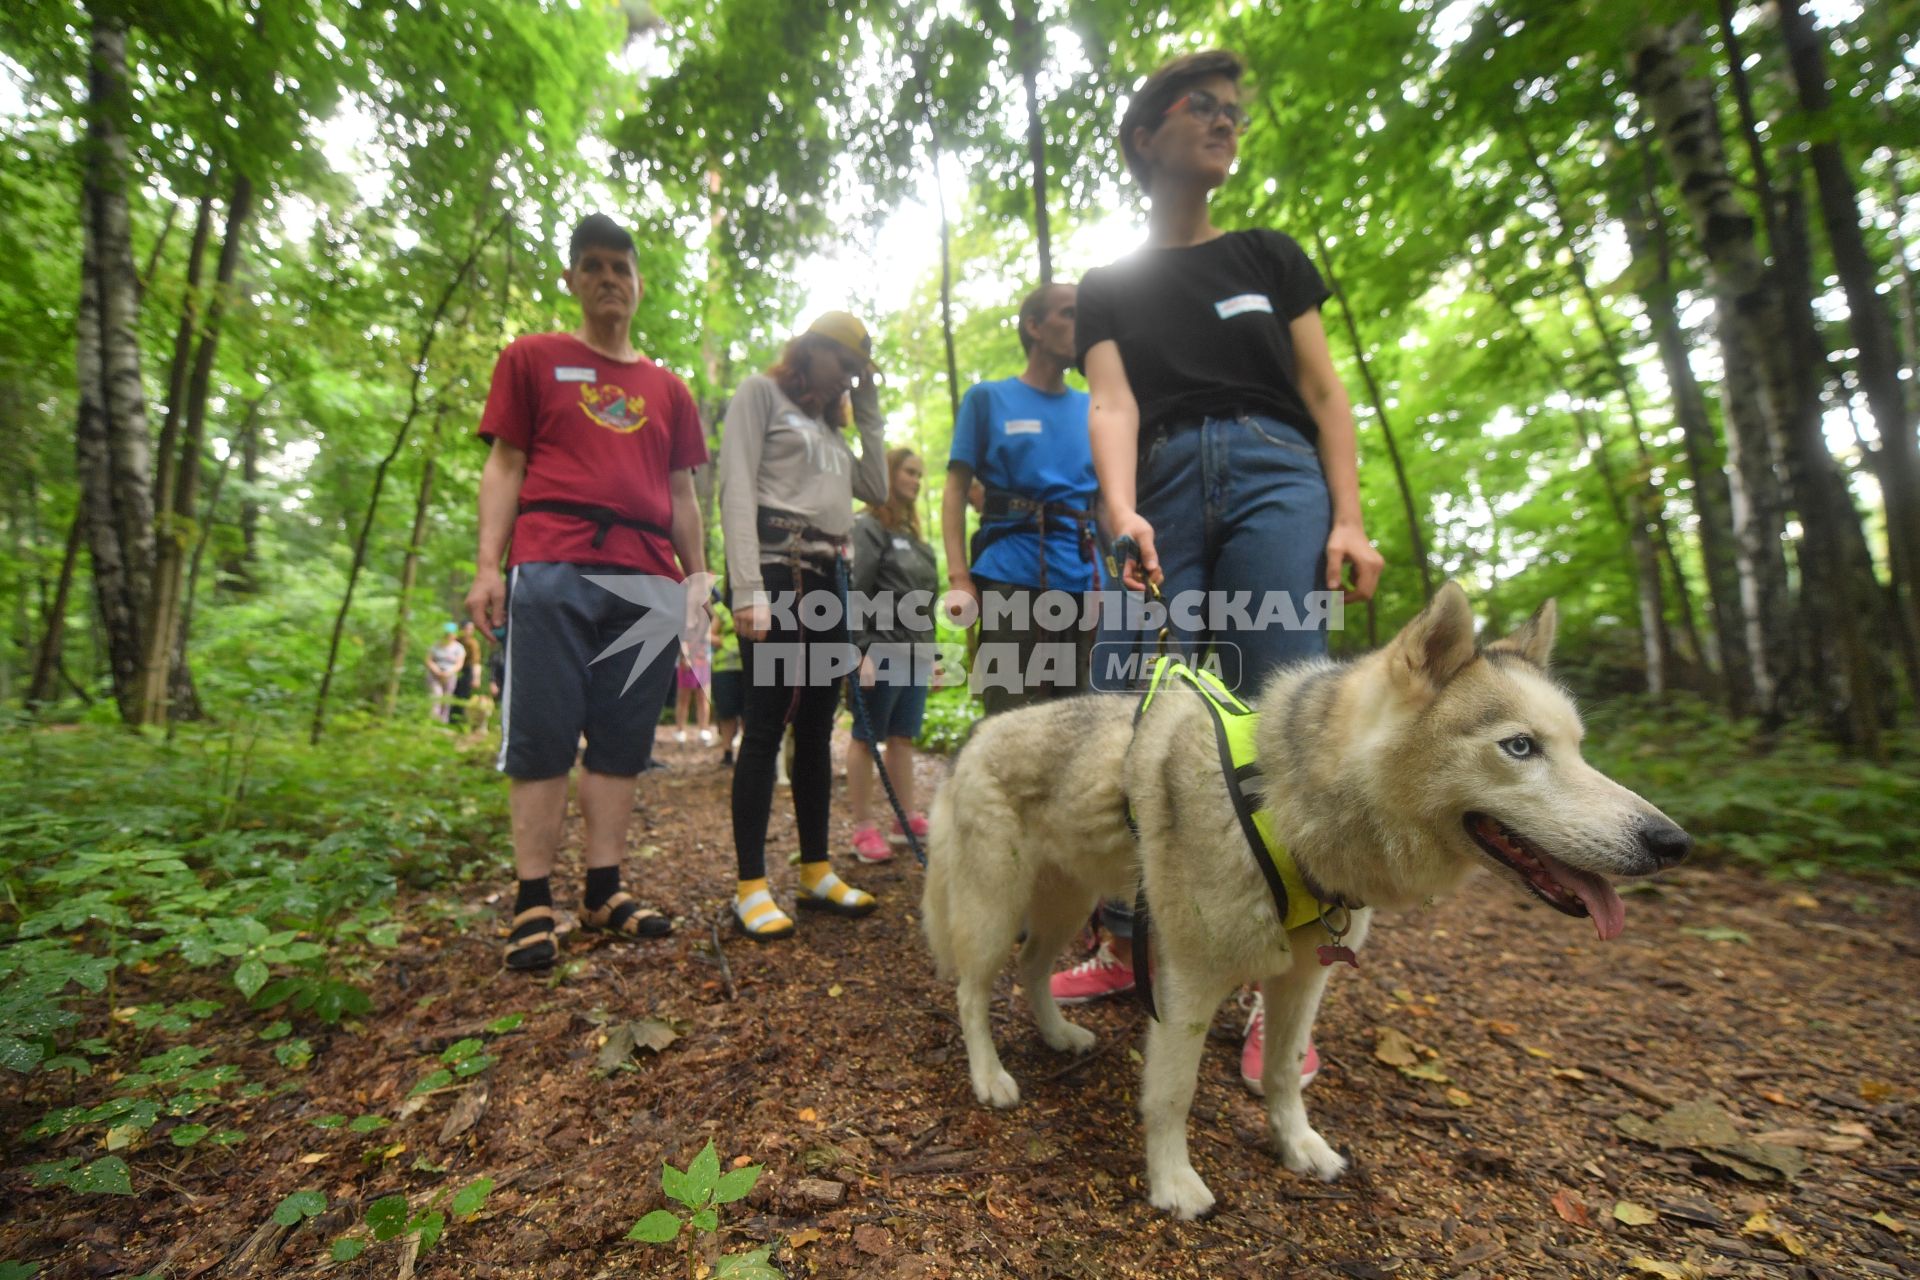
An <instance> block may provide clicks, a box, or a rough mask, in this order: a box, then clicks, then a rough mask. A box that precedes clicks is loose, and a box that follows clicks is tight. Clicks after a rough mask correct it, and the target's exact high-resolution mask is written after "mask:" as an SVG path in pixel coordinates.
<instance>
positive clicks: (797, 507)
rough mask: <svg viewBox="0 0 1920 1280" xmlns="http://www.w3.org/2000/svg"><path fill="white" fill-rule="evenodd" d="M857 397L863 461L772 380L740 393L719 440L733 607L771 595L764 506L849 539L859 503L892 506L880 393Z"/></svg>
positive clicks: (824, 551) (821, 550)
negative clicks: (763, 568)
mask: <svg viewBox="0 0 1920 1280" xmlns="http://www.w3.org/2000/svg"><path fill="white" fill-rule="evenodd" d="M852 399H853V421H854V425H855V427H857V428H858V430H859V433H860V453H859V455H858V456H857V457H856V456H855V455H854V452H853V449H852V447H851V446H850V445H848V444H847V440H846V436H845V435H844V434H843V433H842V432H839V431H836V430H834V429H833V428H832V427H829V426H828V425H827V424H826V423H824V422H821V421H820V420H819V419H817V418H810V417H808V416H807V415H806V413H804V412H803V411H802V410H801V409H800V407H799V406H798V405H796V404H794V402H793V401H791V400H789V399H788V398H787V396H786V393H785V392H783V391H781V390H780V386H779V384H778V383H776V382H774V380H773V379H772V378H769V377H767V376H766V375H765V374H755V375H753V376H752V377H751V378H748V379H747V380H746V381H745V382H743V383H741V384H740V389H739V390H738V391H736V392H734V395H733V402H732V403H731V404H729V405H728V406H727V419H726V429H725V434H724V435H723V436H722V437H721V440H720V531H721V534H722V535H723V536H724V537H725V539H726V551H727V579H728V582H729V583H730V585H731V589H732V592H733V605H734V608H736V609H739V608H744V607H745V606H747V605H748V604H750V603H751V602H752V600H753V596H754V593H755V592H758V591H761V590H763V589H764V587H765V583H764V580H763V579H762V578H761V576H760V563H761V561H762V560H763V559H776V558H778V553H775V552H773V551H768V552H767V553H765V554H764V555H763V553H762V549H761V546H760V531H759V523H758V520H759V511H760V508H761V507H773V508H776V509H777V510H780V511H785V512H788V513H790V514H793V515H796V516H799V517H801V518H803V519H804V520H805V521H806V522H807V523H808V524H810V525H812V526H814V527H815V528H817V529H820V530H821V531H823V532H825V533H830V534H834V535H837V536H841V537H844V536H846V535H847V534H849V533H850V532H851V531H852V529H853V501H854V499H855V498H858V499H860V500H861V501H863V502H874V503H879V502H885V501H886V500H887V450H886V434H885V428H886V423H885V421H884V420H883V419H882V418H881V416H880V393H879V389H878V388H877V387H875V386H874V385H873V383H872V382H871V381H868V382H866V383H865V384H864V385H862V386H860V387H857V388H855V390H854V392H853V397H852ZM782 550H785V549H784V548H783V549H782ZM798 550H800V551H802V552H804V553H809V554H813V555H830V554H832V552H833V548H832V547H831V546H827V545H823V544H819V543H808V542H802V543H801V544H800V546H799V548H798Z"/></svg>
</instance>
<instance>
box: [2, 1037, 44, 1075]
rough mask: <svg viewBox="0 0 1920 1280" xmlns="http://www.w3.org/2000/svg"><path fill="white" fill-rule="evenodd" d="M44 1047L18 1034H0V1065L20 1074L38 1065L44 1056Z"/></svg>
mask: <svg viewBox="0 0 1920 1280" xmlns="http://www.w3.org/2000/svg"><path fill="white" fill-rule="evenodd" d="M46 1053H47V1051H46V1049H45V1048H44V1047H42V1046H41V1045H37V1044H34V1043H32V1042H31V1041H27V1040H22V1039H20V1038H19V1037H18V1036H0V1067H5V1068H6V1069H7V1070H9V1071H18V1072H19V1073H20V1074H21V1075H25V1074H26V1073H27V1072H29V1071H31V1070H33V1069H34V1068H35V1067H37V1066H39V1065H40V1059H41V1058H43V1057H45V1056H46Z"/></svg>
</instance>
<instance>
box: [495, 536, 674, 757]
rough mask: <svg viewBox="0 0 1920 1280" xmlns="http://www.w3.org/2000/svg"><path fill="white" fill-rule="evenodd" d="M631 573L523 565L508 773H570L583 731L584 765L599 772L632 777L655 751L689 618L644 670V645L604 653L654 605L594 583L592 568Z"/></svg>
mask: <svg viewBox="0 0 1920 1280" xmlns="http://www.w3.org/2000/svg"><path fill="white" fill-rule="evenodd" d="M631 573H634V570H631V569H618V568H603V567H599V566H595V565H577V564H554V563H543V564H520V565H515V566H514V567H513V570H512V572H511V574H510V575H509V576H508V579H507V640H506V672H507V674H506V681H505V683H504V684H503V686H502V687H501V690H500V759H499V765H498V767H499V769H500V771H501V772H502V773H504V774H506V775H507V776H508V777H510V778H520V779H524V780H527V781H534V780H538V779H540V778H558V777H562V776H564V775H565V774H566V773H567V772H568V771H569V770H571V769H572V768H573V760H574V756H575V754H576V753H578V752H579V746H580V736H581V735H582V734H585V735H586V739H587V747H586V752H585V754H584V755H583V756H581V763H582V764H584V765H585V766H586V767H587V769H589V770H590V771H592V772H594V773H604V774H607V775H609V776H611V777H616V778H630V777H633V776H634V775H635V774H638V773H640V772H641V771H642V770H644V769H645V768H646V767H647V762H648V761H649V760H651V759H652V758H653V732H654V727H655V726H656V725H657V724H658V723H659V721H660V709H661V707H663V706H664V705H665V703H666V699H667V691H668V690H669V689H671V688H672V687H673V680H672V679H671V676H672V673H673V668H674V663H675V662H676V661H677V660H678V658H679V656H680V640H679V628H680V620H679V619H678V618H677V617H676V618H674V619H672V620H671V624H670V627H671V631H672V635H673V638H672V639H671V640H670V641H669V642H668V643H667V644H666V646H665V647H664V648H662V649H661V650H660V652H659V653H658V654H657V655H656V656H655V657H654V658H653V659H652V661H651V662H649V663H648V665H647V668H646V670H644V671H641V672H639V673H637V678H636V673H635V672H634V670H633V665H634V662H635V660H636V659H637V658H638V656H639V654H640V652H641V649H642V647H643V646H640V645H634V646H631V647H628V648H624V649H621V650H620V651H619V652H617V653H612V654H607V656H606V657H604V658H600V657H599V656H600V655H601V654H603V653H606V651H607V648H608V647H609V646H610V645H612V644H613V643H614V642H615V641H616V640H619V639H620V637H621V636H622V635H624V634H625V633H626V631H627V629H628V628H629V627H630V626H632V625H633V624H634V623H635V622H636V621H638V620H639V619H640V618H641V616H642V615H643V614H645V613H647V612H648V611H647V610H646V609H645V608H643V607H642V606H640V605H637V604H634V603H632V602H630V601H627V600H623V599H621V598H620V597H619V596H617V595H615V594H614V593H613V592H611V591H609V590H607V589H606V588H605V587H602V586H599V585H597V584H595V583H592V582H588V581H587V575H588V574H593V575H595V576H601V575H605V576H609V577H611V576H619V575H623V574H631ZM662 621H665V620H662ZM596 658H599V661H595V659H596Z"/></svg>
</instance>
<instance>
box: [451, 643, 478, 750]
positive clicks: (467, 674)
mask: <svg viewBox="0 0 1920 1280" xmlns="http://www.w3.org/2000/svg"><path fill="white" fill-rule="evenodd" d="M458 635H459V637H460V647H461V648H463V649H465V650H466V651H467V660H466V661H465V662H463V663H461V664H460V676H459V678H458V679H456V680H455V681H454V682H453V713H452V716H451V720H452V722H453V723H454V724H465V723H466V720H467V700H468V699H470V698H472V697H473V691H474V690H475V689H478V688H479V687H480V633H479V631H478V630H476V629H475V628H474V625H473V619H472V618H468V619H466V620H465V621H464V622H462V623H461V624H460V630H459V632H458Z"/></svg>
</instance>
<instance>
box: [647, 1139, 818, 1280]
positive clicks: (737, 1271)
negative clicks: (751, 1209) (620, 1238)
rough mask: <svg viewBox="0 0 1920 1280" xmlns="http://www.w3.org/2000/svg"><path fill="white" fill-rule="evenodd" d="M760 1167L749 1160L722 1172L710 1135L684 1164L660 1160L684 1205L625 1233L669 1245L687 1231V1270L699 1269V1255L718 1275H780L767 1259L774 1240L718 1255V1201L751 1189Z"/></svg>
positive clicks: (667, 1183)
mask: <svg viewBox="0 0 1920 1280" xmlns="http://www.w3.org/2000/svg"><path fill="white" fill-rule="evenodd" d="M760 1169H761V1166H759V1165H757V1164H751V1165H747V1166H745V1167H743V1168H739V1169H734V1170H731V1171H730V1172H727V1173H722V1172H720V1156H719V1154H718V1153H717V1152H715V1151H714V1149H713V1143H712V1142H711V1141H709V1142H708V1143H707V1145H706V1146H704V1147H702V1148H701V1149H700V1154H699V1155H697V1156H695V1157H694V1158H693V1160H692V1162H691V1163H690V1164H688V1165H687V1167H686V1168H685V1169H684V1170H682V1169H676V1168H674V1167H673V1166H672V1165H670V1164H665V1163H662V1165H661V1166H660V1189H661V1190H662V1191H664V1192H665V1193H666V1196H667V1199H669V1200H672V1201H675V1202H676V1203H678V1204H679V1205H680V1206H681V1208H680V1209H679V1210H673V1209H655V1210H654V1211H653V1212H652V1213H649V1214H648V1215H647V1216H646V1217H644V1218H642V1219H640V1221H638V1222H636V1223H634V1224H633V1229H632V1230H631V1231H629V1232H627V1239H629V1240H644V1241H646V1242H647V1243H649V1244H667V1245H670V1244H674V1243H675V1242H676V1241H678V1240H679V1239H680V1238H681V1237H682V1236H683V1235H684V1236H685V1237H686V1238H687V1240H686V1245H685V1246H684V1247H685V1249H686V1256H687V1274H688V1275H689V1276H692V1275H695V1274H696V1272H695V1267H694V1264H695V1260H696V1259H704V1260H705V1261H707V1262H708V1263H709V1264H710V1265H711V1268H712V1271H711V1274H712V1275H713V1276H714V1278H715V1280H778V1277H779V1275H780V1273H779V1272H778V1271H777V1270H775V1269H774V1267H773V1265H772V1264H771V1263H770V1262H768V1261H767V1258H768V1256H769V1255H770V1254H771V1253H772V1252H773V1250H772V1248H771V1247H770V1246H762V1247H761V1248H758V1249H754V1250H752V1251H750V1252H748V1253H730V1254H726V1255H723V1256H715V1255H716V1254H717V1253H718V1250H719V1235H720V1229H721V1228H720V1211H719V1206H721V1205H723V1204H731V1203H733V1202H734V1201H735V1200H740V1199H743V1198H744V1197H745V1196H746V1194H747V1193H748V1192H749V1191H752V1190H753V1184H754V1183H756V1182H758V1181H759V1180H760Z"/></svg>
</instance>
